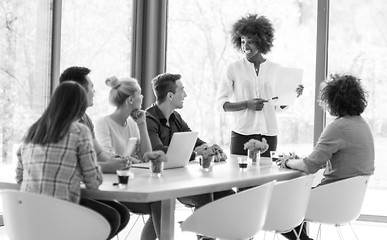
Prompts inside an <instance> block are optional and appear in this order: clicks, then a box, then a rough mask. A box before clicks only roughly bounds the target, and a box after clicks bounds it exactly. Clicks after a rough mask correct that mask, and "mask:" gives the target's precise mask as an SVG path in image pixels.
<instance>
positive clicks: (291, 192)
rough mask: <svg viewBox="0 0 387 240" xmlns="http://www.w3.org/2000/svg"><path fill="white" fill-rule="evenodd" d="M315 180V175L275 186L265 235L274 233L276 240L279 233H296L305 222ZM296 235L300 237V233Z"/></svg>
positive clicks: (265, 226)
mask: <svg viewBox="0 0 387 240" xmlns="http://www.w3.org/2000/svg"><path fill="white" fill-rule="evenodd" d="M313 178H314V175H306V176H302V177H298V178H295V179H291V180H287V181H281V182H277V183H276V184H275V185H274V188H273V193H272V195H271V199H270V204H269V208H268V211H267V216H266V220H265V224H264V225H263V229H262V230H264V231H265V235H266V232H274V233H275V234H274V238H275V237H276V235H277V233H283V232H289V231H292V230H293V231H295V230H294V228H295V227H297V226H298V225H300V224H301V223H302V222H303V221H304V217H305V212H306V208H307V207H308V202H309V196H310V192H311V186H312V182H313ZM300 229H302V228H300ZM295 234H296V236H297V237H298V236H299V233H296V232H295ZM265 237H266V236H265ZM274 238H273V239H274Z"/></svg>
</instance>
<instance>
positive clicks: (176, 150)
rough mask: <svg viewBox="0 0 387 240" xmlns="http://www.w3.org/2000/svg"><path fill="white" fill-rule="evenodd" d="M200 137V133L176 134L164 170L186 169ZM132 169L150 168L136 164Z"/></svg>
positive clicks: (169, 148)
mask: <svg viewBox="0 0 387 240" xmlns="http://www.w3.org/2000/svg"><path fill="white" fill-rule="evenodd" d="M198 135H199V133H198V132H176V133H174V134H173V136H172V140H171V142H170V144H169V147H168V151H167V158H168V162H165V163H164V169H171V168H180V167H185V166H186V165H187V164H188V162H189V159H190V157H191V154H192V151H193V149H194V147H195V143H196V140H197V138H198ZM132 167H134V168H149V163H136V164H132Z"/></svg>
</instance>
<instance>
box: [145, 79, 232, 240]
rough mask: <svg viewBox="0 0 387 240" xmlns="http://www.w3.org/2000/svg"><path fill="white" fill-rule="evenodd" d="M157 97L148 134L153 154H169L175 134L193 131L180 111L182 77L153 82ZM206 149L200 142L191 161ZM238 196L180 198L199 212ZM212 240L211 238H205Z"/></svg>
mask: <svg viewBox="0 0 387 240" xmlns="http://www.w3.org/2000/svg"><path fill="white" fill-rule="evenodd" d="M152 88H153V93H154V95H155V96H156V102H155V103H154V104H153V105H152V106H150V107H149V108H147V109H146V112H147V117H146V121H147V127H148V134H149V138H150V140H151V144H152V149H153V150H162V151H164V152H167V150H168V146H169V144H170V142H171V139H172V135H173V134H174V133H175V132H188V131H191V129H190V128H189V126H188V124H187V123H186V122H185V121H184V120H183V119H182V117H181V115H180V114H179V113H178V112H176V111H175V110H176V109H181V108H183V102H184V98H185V97H186V96H187V94H186V92H185V91H184V86H183V83H182V81H181V75H180V74H170V73H164V74H160V75H158V76H157V77H155V78H154V79H153V80H152ZM204 146H208V145H207V144H206V143H205V142H204V141H203V140H201V139H199V138H198V139H197V141H196V144H195V150H194V151H193V152H192V155H191V160H193V159H195V156H196V155H202V151H204ZM233 193H235V192H234V191H232V190H229V191H223V192H216V193H213V194H212V193H208V194H200V195H195V196H189V197H181V198H178V200H179V201H180V202H182V203H183V204H185V205H188V206H192V207H195V209H197V208H199V207H201V206H203V205H205V204H207V203H209V202H212V201H213V200H216V199H218V198H221V197H224V196H227V195H231V194H233ZM201 239H211V238H205V237H204V238H203V237H202V238H201Z"/></svg>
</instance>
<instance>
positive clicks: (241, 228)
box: [181, 181, 275, 240]
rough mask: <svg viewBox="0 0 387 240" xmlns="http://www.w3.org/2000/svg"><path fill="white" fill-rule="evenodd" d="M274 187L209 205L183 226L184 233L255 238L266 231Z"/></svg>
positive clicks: (187, 220) (232, 237)
mask: <svg viewBox="0 0 387 240" xmlns="http://www.w3.org/2000/svg"><path fill="white" fill-rule="evenodd" d="M274 183H275V181H273V182H270V183H267V184H264V185H261V186H258V187H254V188H250V189H248V190H245V191H242V192H239V193H236V194H234V195H231V196H227V197H224V198H221V199H219V200H217V201H214V202H211V203H208V204H207V205H205V206H203V207H201V208H199V209H197V210H196V211H195V212H193V213H192V214H191V216H189V217H188V218H187V219H186V220H185V221H184V222H183V223H182V224H181V229H182V231H190V232H195V233H197V234H200V235H204V236H208V237H214V238H221V239H229V240H237V239H245V238H250V237H253V236H254V235H255V234H256V233H257V232H259V231H260V230H261V229H262V227H263V224H264V221H265V218H266V213H267V209H268V205H269V201H270V197H271V193H272V190H273V186H274Z"/></svg>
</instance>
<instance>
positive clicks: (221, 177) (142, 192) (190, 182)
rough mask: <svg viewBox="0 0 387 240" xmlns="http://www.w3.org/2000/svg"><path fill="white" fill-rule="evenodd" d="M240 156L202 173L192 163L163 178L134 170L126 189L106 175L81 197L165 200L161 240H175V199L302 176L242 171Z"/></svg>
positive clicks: (258, 169) (251, 169)
mask: <svg viewBox="0 0 387 240" xmlns="http://www.w3.org/2000/svg"><path fill="white" fill-rule="evenodd" d="M238 157H240V156H237V155H231V156H230V157H229V159H227V161H226V162H221V163H216V164H215V165H214V166H213V169H212V171H211V172H204V171H202V170H201V169H200V166H199V163H197V162H191V163H189V164H188V165H187V166H186V167H184V168H177V169H170V170H165V171H164V172H163V175H162V176H161V177H152V176H150V172H149V170H148V169H138V168H132V169H131V171H132V173H133V175H134V176H133V178H131V179H129V183H128V185H127V187H126V188H125V189H120V188H119V187H118V186H117V185H113V183H116V182H117V176H116V175H115V174H104V181H103V184H102V185H101V186H100V187H99V190H89V189H82V197H89V198H95V199H103V200H111V199H116V200H118V201H128V202H154V201H162V219H161V236H160V240H173V239H174V226H175V225H174V222H175V217H174V211H175V201H176V198H178V197H183V196H191V195H196V194H202V193H210V192H217V191H223V190H227V189H231V188H233V187H250V186H257V185H261V184H264V183H267V182H270V181H272V180H277V181H281V180H289V179H292V178H296V177H299V176H302V175H303V174H302V173H301V172H298V171H294V170H289V169H283V168H279V167H278V166H276V165H274V164H273V165H272V166H265V167H260V166H259V165H258V166H255V165H249V166H248V168H247V169H246V170H243V171H242V170H240V169H239V166H238V160H237V158H238ZM242 157H246V156H242Z"/></svg>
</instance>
